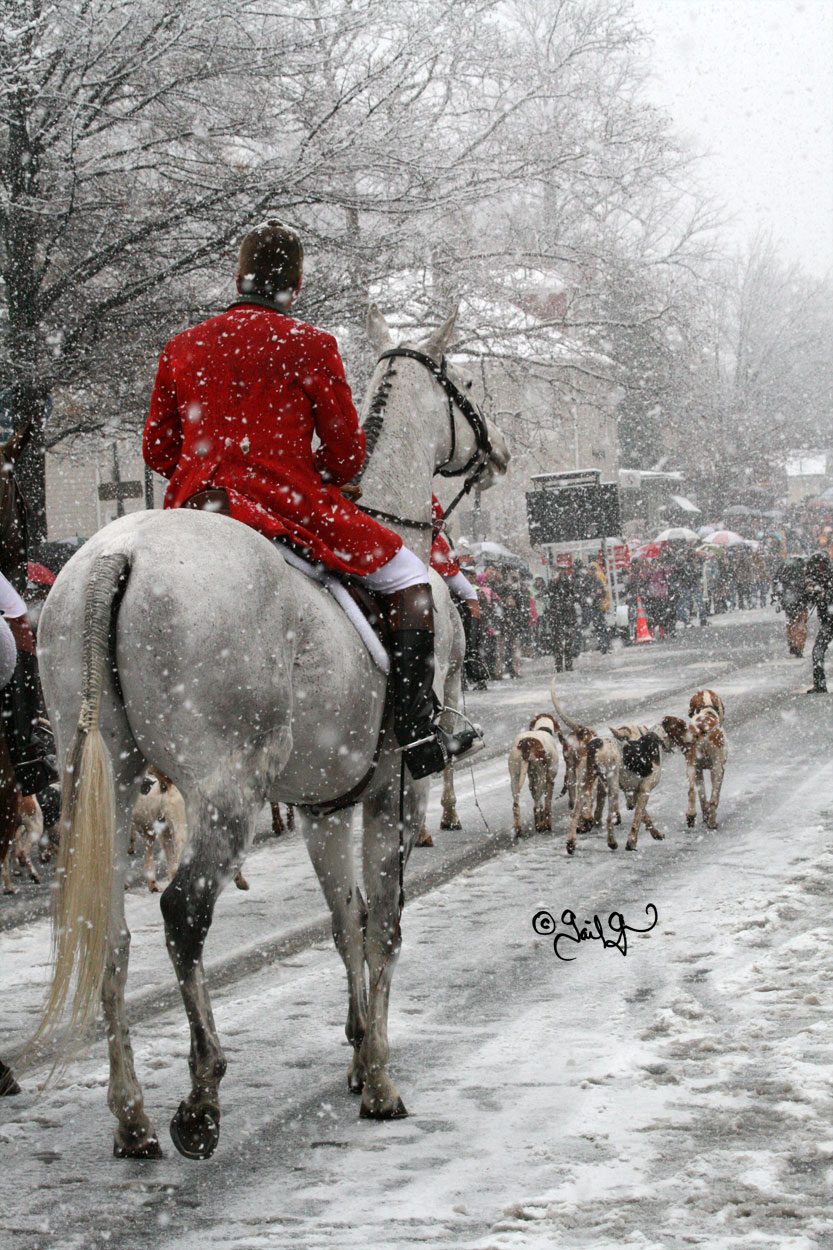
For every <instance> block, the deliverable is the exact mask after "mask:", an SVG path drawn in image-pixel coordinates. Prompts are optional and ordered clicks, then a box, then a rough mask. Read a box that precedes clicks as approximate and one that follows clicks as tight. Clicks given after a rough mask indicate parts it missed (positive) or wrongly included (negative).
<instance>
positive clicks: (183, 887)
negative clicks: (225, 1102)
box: [161, 798, 254, 1159]
mask: <svg viewBox="0 0 833 1250" xmlns="http://www.w3.org/2000/svg"><path fill="white" fill-rule="evenodd" d="M194 806H195V808H196V810H195V811H194V812H193V817H192V813H191V812H190V811H189V814H188V828H189V829H193V831H194V836H193V841H192V851H191V854H190V856H187V857H186V858H185V859H184V860H183V862H182V863H181V864H180V865H179V867H178V868H177V870H176V874H175V876H174V879H173V881H171V883H170V885H169V886H168V887H167V889H166V890H165V891H164V893H163V895H162V900H161V905H162V915H163V917H164V920H165V940H166V942H167V945H168V953H169V954H170V956H171V960H172V962H173V965H174V970H175V972H176V979H177V982H178V984H179V988H180V992H181V993H182V1001H183V1003H184V1004H185V1012H186V1015H187V1016H188V1023H189V1025H190V1028H191V1053H190V1056H189V1059H188V1066H189V1068H190V1069H191V1093H190V1094H189V1095H188V1097H187V1098H186V1099H184V1100H183V1101H182V1102H181V1103H180V1105H179V1109H178V1110H177V1112H176V1114H175V1115H174V1117H173V1119H172V1120H171V1138H172V1139H173V1143H174V1145H175V1146H176V1148H177V1150H178V1151H179V1153H180V1154H182V1155H184V1156H185V1158H186V1159H208V1158H210V1156H211V1155H212V1154H213V1153H214V1151H215V1150H216V1149H217V1143H218V1142H219V1140H220V1096H219V1093H220V1081H221V1080H222V1078H223V1076H224V1075H225V1071H226V1059H225V1055H224V1054H223V1051H222V1047H221V1046H220V1039H219V1037H218V1036H217V1029H216V1026H215V1024H214V1016H213V1013H212V1011H211V1002H210V999H209V996H208V988H207V986H206V983H205V972H204V970H203V964H202V952H203V946H204V944H205V939H206V937H207V935H208V930H209V928H210V927H211V920H212V917H213V914H214V904H215V903H216V901H217V898H218V896H219V894H220V891H221V890H222V888H223V886H224V885H225V883H226V880H227V879H228V878H230V877H231V876H233V874H234V872H235V869H236V865H237V864H238V863H239V859H240V856H241V854H242V851H243V848H244V847H245V846H246V845H247V843H248V841H249V840H250V836H251V834H252V833H253V832H254V816H253V815H252V813H251V812H248V813H246V814H245V815H244V814H242V811H241V810H240V809H238V812H237V813H235V814H228V813H226V812H222V813H221V812H220V811H219V809H218V808H217V807H215V806H214V804H213V803H211V802H209V801H208V800H206V799H204V798H201V799H200V801H199V802H198V803H197V804H195V805H194Z"/></svg>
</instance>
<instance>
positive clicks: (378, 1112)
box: [359, 1095, 408, 1120]
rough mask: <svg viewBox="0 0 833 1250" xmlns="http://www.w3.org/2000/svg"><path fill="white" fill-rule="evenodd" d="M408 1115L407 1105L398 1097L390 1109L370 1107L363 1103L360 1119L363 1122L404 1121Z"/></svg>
mask: <svg viewBox="0 0 833 1250" xmlns="http://www.w3.org/2000/svg"><path fill="white" fill-rule="evenodd" d="M407 1114H408V1112H407V1111H406V1110H405V1104H404V1102H403V1101H402V1099H401V1098H400V1097H399V1096H398V1095H397V1097H396V1101H395V1102H393V1103H392V1104H391V1106H390V1107H379V1108H375V1107H368V1105H367V1103H365V1102H363V1103H362V1105H361V1109H360V1110H359V1118H360V1119H362V1120H404V1119H405V1118H406V1116H407Z"/></svg>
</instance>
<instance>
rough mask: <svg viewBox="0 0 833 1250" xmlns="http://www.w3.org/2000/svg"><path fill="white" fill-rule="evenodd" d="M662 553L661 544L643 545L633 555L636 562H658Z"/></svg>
mask: <svg viewBox="0 0 833 1250" xmlns="http://www.w3.org/2000/svg"><path fill="white" fill-rule="evenodd" d="M661 551H662V544H661V543H643V544H642V546H641V547H637V549H636V551H635V552H634V553H633V559H634V560H656V558H657V556H658V555H659V554H660V552H661Z"/></svg>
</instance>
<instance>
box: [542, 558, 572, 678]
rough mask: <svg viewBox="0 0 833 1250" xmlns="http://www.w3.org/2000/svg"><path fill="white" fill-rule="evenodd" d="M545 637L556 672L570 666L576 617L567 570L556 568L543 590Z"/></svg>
mask: <svg viewBox="0 0 833 1250" xmlns="http://www.w3.org/2000/svg"><path fill="white" fill-rule="evenodd" d="M546 596H547V599H546V621H547V634H548V635H549V638H550V643H551V646H552V653H553V657H554V659H555V668H556V672H558V673H561V672H563V671H564V669H566V670H567V671H568V672H569V671H570V670H571V669H572V667H573V656H574V655H575V645H576V632H577V629H578V614H577V611H576V592H575V585H574V583H573V578H572V576H571V575H570V574H569V573H568V571H567V570H566V569H560V568H556V569H555V571H554V573H553V576H552V578H551V579H550V582H549V585H548V586H547V589H546Z"/></svg>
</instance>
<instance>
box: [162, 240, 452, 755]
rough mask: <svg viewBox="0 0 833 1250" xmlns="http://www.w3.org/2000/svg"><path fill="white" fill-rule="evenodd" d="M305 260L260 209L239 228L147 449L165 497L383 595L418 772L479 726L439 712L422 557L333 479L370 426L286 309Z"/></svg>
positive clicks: (319, 336) (355, 466) (173, 362)
mask: <svg viewBox="0 0 833 1250" xmlns="http://www.w3.org/2000/svg"><path fill="white" fill-rule="evenodd" d="M302 274H303V246H302V243H301V239H300V237H299V236H298V234H297V233H296V232H295V231H294V230H293V229H291V228H290V227H288V226H286V225H283V224H282V223H280V222H277V221H267V222H264V223H263V224H262V225H260V226H258V227H257V228H256V229H254V230H252V231H251V232H250V233H249V234H247V235H246V237H245V238H244V239H243V242H242V245H241V248H240V256H239V261H238V266H237V290H238V294H239V298H238V299H237V300H235V302H234V303H233V304H232V305H231V307H230V308H228V309H227V310H226V312H224V313H221V314H220V315H219V316H217V317H212V318H211V319H210V320H208V321H204V322H202V323H201V324H200V325H197V326H194V327H193V328H192V329H190V330H185V331H184V332H183V333H182V334H178V335H177V336H176V337H175V338H173V339H172V340H171V341H170V342H169V343H168V345H167V346H166V348H165V350H164V351H163V353H162V356H161V358H160V361H159V370H158V373H157V376H156V384H155V386H154V389H153V396H152V399H151V406H150V415H149V417H148V420H147V423H146V425H145V434H144V448H143V450H144V457H145V460H146V462H147V463H148V464H149V465H150V467H151V468H152V469H155V470H156V472H157V473H161V474H162V476H163V477H166V478H168V479H169V481H170V484H169V486H168V489H167V491H166V493H165V507H166V508H181V507H195V508H205V509H208V510H212V511H220V512H225V513H228V514H230V515H231V516H232V517H235V518H236V519H237V520H240V521H243V522H244V523H245V524H247V525H251V526H252V527H253V528H254V529H256V530H259V531H260V533H261V534H264V535H265V536H266V537H267V538H271V539H275V538H277V539H281V540H283V541H288V542H290V543H291V544H292V546H293V547H294V548H296V549H300V551H301V552H302V553H303V554H304V555H305V556H307V558H308V559H310V560H313V561H316V562H320V563H322V564H323V565H324V566H325V567H326V568H328V569H331V570H333V571H334V572H337V573H341V574H347V575H351V576H353V577H357V578H360V579H361V581H362V584H363V585H364V586H366V587H367V589H368V590H370V591H373V592H374V593H376V594H379V595H384V596H386V600H385V603H386V607H387V616H388V621H389V625H390V629H391V647H392V671H391V677H392V680H393V691H394V732H395V734H396V738H397V741H398V742H399V744H400V746H401V747H403V748H404V752H405V760H406V761H407V764H408V767H409V769H410V771H411V774H412V775H413V776H414V777H426V776H428V775H429V774H431V773H435V772H439V771H440V770H441V769H442V768H443V767H444V766H445V765H446V764H447V763H449V762H450V761H452V760H453V759H456V758H459V757H460V756H461V755H463V754H464V753H466V752H468V751H469V750H470V749H471V748H472V746H473V745H474V739H475V737H476V735H475V733H474V731H473V730H471V729H464V730H461V731H459V732H458V733H456V734H454V735H453V736H452V735H449V734H446V733H444V732H443V730H441V729H440V727H439V725H437V724H436V723H435V719H434V717H435V706H434V702H433V695H432V683H433V672H434V619H433V611H432V602H431V591H430V587H429V584H428V569H427V568H426V566H425V564H424V563H423V562H422V561H421V560H420V559H418V557H417V556H416V555H415V554H414V553H413V552H412V551H411V550H410V549H409V548H407V547H405V546H404V545H403V543H402V539H401V538H400V537H399V536H398V535H397V534H395V533H393V531H392V530H389V529H387V528H385V527H384V526H383V525H380V524H379V522H378V521H375V520H374V519H373V518H372V517H370V516H368V515H367V514H366V513H364V512H362V511H361V510H360V509H359V508H358V507H357V506H356V505H355V503H353V502H352V501H351V500H350V499H348V498H345V497H344V495H343V494H342V493H341V491H340V489H339V488H340V487H343V486H345V485H346V484H347V483H348V482H349V481H350V480H351V479H352V478H354V477H355V475H356V474H357V473H358V471H359V469H360V468H361V466H362V463H363V461H364V455H365V436H364V432H363V430H362V429H361V427H360V426H359V422H358V417H357V416H356V410H355V408H354V406H353V400H352V396H351V393H350V387H349V385H348V383H347V380H346V377H345V373H344V365H343V364H342V360H341V356H340V355H339V351H338V346H337V344H336V341H335V339H334V338H332V337H331V336H330V335H329V334H325V333H324V332H323V331H321V330H317V329H315V328H314V327H313V326H311V325H307V324H306V323H305V322H303V321H298V320H296V319H295V318H293V317H291V316H290V309H291V307H292V304H293V302H294V300H295V297H296V296H297V294H298V292H299V290H300V287H301V280H302ZM314 434H315V435H317V436H318V439H319V446H318V447H317V449H316V450H315V452H313V449H312V439H313V435H314Z"/></svg>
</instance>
